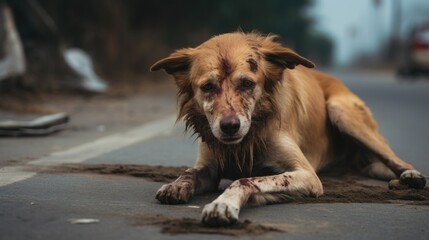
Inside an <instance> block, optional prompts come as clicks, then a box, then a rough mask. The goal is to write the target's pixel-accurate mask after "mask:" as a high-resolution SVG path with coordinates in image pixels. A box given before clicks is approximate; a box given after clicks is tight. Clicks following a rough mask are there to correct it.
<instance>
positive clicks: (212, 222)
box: [202, 203, 239, 227]
mask: <svg viewBox="0 0 429 240" xmlns="http://www.w3.org/2000/svg"><path fill="white" fill-rule="evenodd" d="M238 212H239V209H238V208H237V207H234V206H231V205H229V204H227V203H210V204H207V205H206V206H205V207H204V209H203V213H202V222H203V224H204V225H207V226H213V227H217V226H227V225H233V224H234V223H236V222H237V221H238Z"/></svg>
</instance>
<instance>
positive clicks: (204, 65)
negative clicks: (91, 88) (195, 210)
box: [151, 32, 426, 226]
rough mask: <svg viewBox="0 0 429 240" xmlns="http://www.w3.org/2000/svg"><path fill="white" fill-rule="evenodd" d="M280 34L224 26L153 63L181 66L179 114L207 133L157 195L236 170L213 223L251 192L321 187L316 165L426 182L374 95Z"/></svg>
mask: <svg viewBox="0 0 429 240" xmlns="http://www.w3.org/2000/svg"><path fill="white" fill-rule="evenodd" d="M275 38H276V36H275V35H261V34H257V33H248V34H246V33H242V32H237V33H229V34H223V35H219V36H215V37H213V38H211V39H210V40H208V41H206V42H204V43H203V44H201V45H200V46H198V47H196V48H186V49H181V50H178V51H176V52H174V53H173V54H171V55H170V56H169V57H167V58H165V59H162V60H160V61H158V62H157V63H155V64H154V65H153V66H152V68H151V70H159V69H164V70H165V71H166V72H167V73H169V74H171V75H173V76H174V79H175V81H176V84H177V86H178V87H179V92H178V109H179V111H178V112H179V113H178V120H181V119H183V120H184V121H185V124H186V129H187V130H190V131H193V132H194V134H196V135H197V136H198V137H199V138H200V139H201V141H200V143H199V147H198V157H197V161H196V164H195V166H194V168H191V169H188V170H187V171H186V172H185V173H184V174H183V175H182V176H181V177H179V178H178V179H177V180H176V181H175V182H173V183H170V184H166V185H163V186H162V187H161V188H160V189H159V191H158V192H157V195H156V198H157V199H158V200H159V201H160V202H161V203H168V204H172V203H184V202H187V201H189V199H190V197H191V196H192V195H193V194H199V193H204V192H207V191H213V190H215V189H216V188H217V186H218V184H219V181H220V179H221V178H229V179H232V180H236V181H234V182H233V183H232V184H231V185H230V186H229V187H228V188H227V189H226V190H225V192H224V193H223V194H221V195H220V196H219V197H218V198H217V199H216V200H214V201H213V202H212V203H210V204H207V205H206V206H205V207H204V209H203V214H202V221H203V223H204V224H207V225H215V226H217V225H228V224H233V223H234V222H236V221H237V219H238V214H239V211H240V207H241V206H242V205H243V204H245V203H246V202H248V201H249V202H252V203H256V204H263V203H267V202H277V201H285V200H288V201H289V200H291V199H293V198H294V197H298V196H299V197H302V196H310V197H317V196H320V195H321V194H323V186H322V184H321V182H320V179H319V178H318V176H317V174H316V172H318V171H320V170H323V169H326V168H329V167H332V166H336V165H340V164H341V165H346V166H351V165H355V166H358V167H359V168H360V169H361V170H362V172H363V173H365V174H367V175H369V176H371V177H376V178H383V179H386V180H390V179H395V178H399V182H400V183H401V184H405V185H408V186H409V187H413V188H423V187H424V186H425V184H426V180H425V178H424V177H423V176H422V175H421V174H420V173H419V172H418V171H416V170H415V169H414V168H413V166H411V165H410V164H408V163H406V162H404V161H402V160H401V159H399V158H398V157H397V156H396V155H395V154H394V153H393V151H392V150H391V149H390V148H389V146H388V145H387V144H386V142H385V140H384V139H383V137H382V136H381V134H380V133H379V132H378V129H377V124H376V122H375V121H374V119H373V118H372V115H371V112H370V111H369V109H368V108H367V107H366V106H365V104H364V102H363V101H362V100H361V99H360V98H359V97H357V96H356V95H354V94H353V93H352V92H350V91H349V90H348V89H347V88H346V87H345V86H344V85H343V84H342V83H341V82H340V81H339V80H337V79H335V78H333V77H331V76H328V75H326V74H323V73H320V72H317V71H314V70H311V69H310V68H313V67H314V64H313V63H311V62H310V61H309V60H307V59H305V58H304V57H302V56H300V55H298V54H297V53H295V52H294V51H292V50H291V49H289V48H285V47H283V46H282V45H281V44H280V43H278V42H276V41H275Z"/></svg>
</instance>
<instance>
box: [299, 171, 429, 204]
mask: <svg viewBox="0 0 429 240" xmlns="http://www.w3.org/2000/svg"><path fill="white" fill-rule="evenodd" d="M365 180H368V178H365V177H362V176H356V175H345V176H341V177H323V176H322V177H321V181H322V184H323V189H324V194H323V195H322V196H320V197H318V198H301V199H295V200H294V201H293V202H296V203H403V204H412V205H429V189H428V188H424V189H398V190H390V189H389V188H388V184H387V182H386V183H385V186H378V185H377V186H376V185H370V184H365V183H362V182H364V181H365Z"/></svg>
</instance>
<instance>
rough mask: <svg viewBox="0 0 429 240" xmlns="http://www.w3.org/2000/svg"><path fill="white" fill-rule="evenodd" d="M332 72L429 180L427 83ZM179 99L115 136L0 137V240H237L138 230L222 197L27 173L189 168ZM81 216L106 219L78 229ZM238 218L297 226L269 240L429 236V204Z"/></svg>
mask: <svg viewBox="0 0 429 240" xmlns="http://www.w3.org/2000/svg"><path fill="white" fill-rule="evenodd" d="M332 74H333V75H335V76H337V77H338V78H340V79H342V80H343V81H344V82H345V83H346V85H347V86H349V87H350V88H351V89H352V90H353V91H354V92H355V93H357V94H358V95H359V96H361V98H362V99H364V100H365V102H366V103H367V105H368V106H369V107H370V108H371V110H372V112H373V115H374V117H375V118H376V120H377V121H378V122H379V128H380V130H381V132H382V133H383V135H384V136H385V137H386V139H387V140H388V142H389V143H390V145H391V147H392V148H393V149H394V151H395V152H396V153H397V155H399V156H400V157H401V158H402V159H404V160H406V161H408V162H410V163H411V164H413V165H414V166H415V167H416V168H417V169H419V170H420V171H421V172H422V173H424V174H426V175H429V157H428V154H427V151H428V147H429V145H428V142H429V127H428V126H427V124H428V123H429V81H418V82H398V81H396V80H395V79H394V78H393V76H392V75H389V74H388V73H380V72H379V73H369V72H359V71H354V72H332ZM157 97H158V98H159V99H158V98H157ZM149 100H150V101H151V102H150V103H148V101H149ZM173 100H174V99H173V98H167V100H166V98H165V97H163V96H162V95H159V96H155V97H152V98H143V99H141V101H142V103H141V104H140V102H139V100H138V99H134V100H133V101H134V102H135V103H134V105H136V106H143V105H144V107H145V108H147V109H153V106H151V104H153V105H157V104H160V103H162V104H163V105H164V104H171V106H172V107H167V108H163V109H161V110H159V111H157V112H156V114H155V113H153V114H152V112H150V111H148V112H147V114H148V115H149V116H143V117H141V123H140V124H141V125H140V126H139V125H138V124H136V123H135V121H133V124H128V125H126V126H124V125H121V124H120V122H118V121H115V122H114V123H111V124H110V125H109V124H107V125H106V126H107V129H109V131H107V132H104V131H103V132H100V131H93V130H94V129H95V127H96V125H91V127H90V128H83V129H84V130H80V131H75V130H76V129H74V130H73V129H72V130H67V131H64V132H61V133H58V134H57V135H52V136H50V137H44V138H42V139H39V138H14V139H7V138H0V239H173V238H174V239H201V238H203V237H204V238H205V239H219V238H225V239H228V238H234V237H229V236H219V235H201V234H191V235H189V234H188V235H169V234H164V233H161V232H160V229H159V228H158V227H155V226H147V225H141V224H136V223H135V219H136V218H137V217H138V216H145V215H146V216H147V215H155V214H162V215H164V216H166V217H171V218H173V217H174V218H177V217H189V218H197V219H198V218H199V217H200V212H201V210H202V207H203V206H204V205H205V204H206V203H208V202H210V201H211V200H212V199H214V198H215V197H216V194H211V195H207V196H198V197H195V198H194V199H193V200H192V202H190V203H189V204H185V205H175V206H167V205H160V204H159V203H158V202H157V201H156V200H155V199H154V196H155V192H156V190H157V189H158V188H159V187H160V186H161V183H157V182H152V181H147V180H144V179H142V178H132V177H121V176H106V175H95V174H60V173H49V174H48V173H38V174H35V173H34V172H31V171H30V172H28V171H27V170H25V169H23V168H22V166H27V165H28V164H33V165H34V164H38V165H41V164H42V165H46V164H51V165H52V164H54V165H55V164H60V163H68V162H74V163H77V162H80V163H84V164H95V163H105V164H112V163H120V164H149V165H166V166H191V165H192V164H193V161H194V159H195V154H196V151H195V143H194V140H193V139H192V138H191V137H190V136H187V135H185V134H184V133H183V126H182V125H181V124H178V125H176V126H175V127H173V125H174V116H173V115H172V114H173V113H174V111H173V110H172V109H174V105H175V103H174V101H173ZM157 109H158V108H157ZM93 114H94V115H97V113H93ZM77 116H79V115H77ZM101 119H102V118H101ZM100 121H101V120H100ZM82 124H83V125H85V123H82ZM93 127H94V128H93ZM85 129H86V130H85ZM97 129H98V128H97ZM110 129H112V130H110ZM91 133H92V134H91ZM54 146H56V147H54ZM32 152H34V155H32ZM79 218H94V219H98V220H99V222H98V223H93V224H71V223H70V220H71V219H79ZM240 218H241V219H250V220H252V221H253V222H260V223H274V224H284V225H287V226H290V228H289V231H287V232H286V233H268V234H266V235H262V236H258V237H257V238H258V239H259V238H261V239H265V238H266V239H285V238H288V239H344V238H349V239H429V229H428V226H429V207H427V206H410V205H402V204H358V203H347V204H345V203H342V204H293V203H289V204H278V205H270V206H263V207H246V208H244V209H243V210H242V212H241V214H240ZM246 238H252V237H246Z"/></svg>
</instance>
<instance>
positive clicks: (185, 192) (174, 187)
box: [155, 182, 194, 204]
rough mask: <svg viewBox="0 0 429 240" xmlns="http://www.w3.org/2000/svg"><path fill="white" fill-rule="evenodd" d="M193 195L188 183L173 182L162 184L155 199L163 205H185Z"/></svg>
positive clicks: (191, 187)
mask: <svg viewBox="0 0 429 240" xmlns="http://www.w3.org/2000/svg"><path fill="white" fill-rule="evenodd" d="M193 193H194V190H193V185H192V184H191V183H189V182H173V183H169V184H164V185H162V187H161V188H160V189H159V190H158V192H157V193H156V197H155V198H156V199H158V201H160V202H161V203H163V204H179V203H187V202H188V201H189V199H190V198H191V197H192V195H193Z"/></svg>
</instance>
